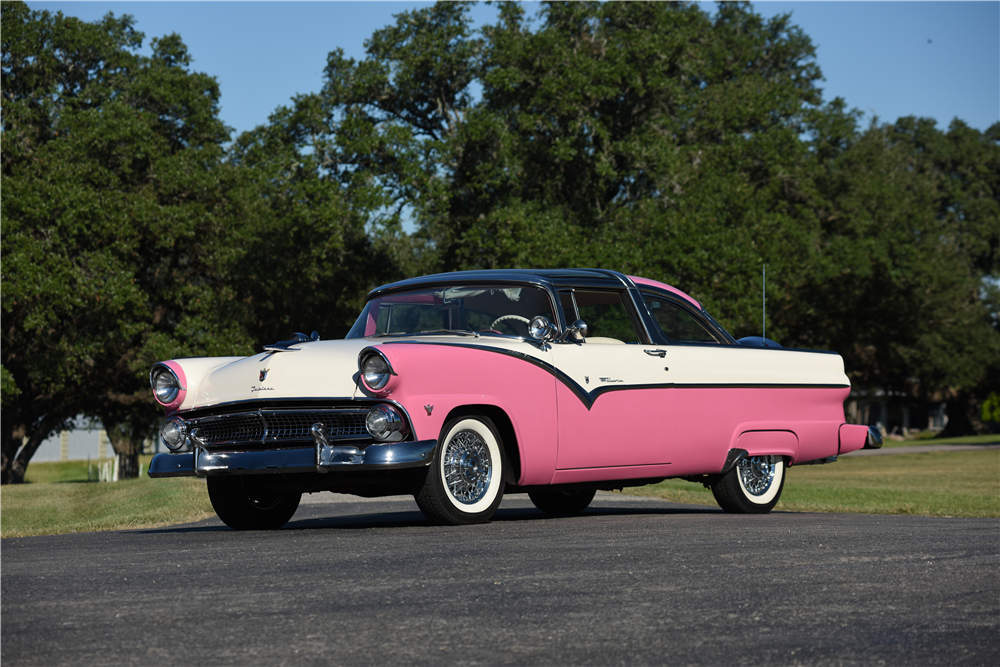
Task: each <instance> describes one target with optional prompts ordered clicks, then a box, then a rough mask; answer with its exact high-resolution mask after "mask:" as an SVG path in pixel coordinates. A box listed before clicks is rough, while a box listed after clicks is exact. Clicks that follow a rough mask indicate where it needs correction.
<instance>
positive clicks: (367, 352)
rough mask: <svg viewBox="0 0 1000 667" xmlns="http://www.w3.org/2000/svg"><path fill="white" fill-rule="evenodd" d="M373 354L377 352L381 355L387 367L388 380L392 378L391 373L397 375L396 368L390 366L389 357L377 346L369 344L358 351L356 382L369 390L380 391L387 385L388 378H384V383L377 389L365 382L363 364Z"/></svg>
mask: <svg viewBox="0 0 1000 667" xmlns="http://www.w3.org/2000/svg"><path fill="white" fill-rule="evenodd" d="M373 354H377V355H378V356H380V357H382V361H384V362H385V365H386V367H387V368H388V369H389V379H390V380H391V379H392V376H393V375H395V376H396V377H399V373H397V372H396V369H395V368H393V367H392V364H391V363H389V357H387V356H385V354H383V353H382V350H380V349H378V348H377V347H374V346H371V345H369V346H368V347H366V348H364V349H363V350H361V351H360V352H358V382H360V383H362V384H363V385H365V387H366V388H367V389H369V390H370V391H382V390H383V389H385V388H386V386H388V384H389V380H386V381H385V384H384V385H382V387H380V388H379V389H373V388H372V387H369V386H368V383H367V382H365V364H366V363H367V362H368V358H369V357H371V356H372V355H373Z"/></svg>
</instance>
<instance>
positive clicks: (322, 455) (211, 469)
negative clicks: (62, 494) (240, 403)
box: [149, 440, 437, 477]
mask: <svg viewBox="0 0 1000 667" xmlns="http://www.w3.org/2000/svg"><path fill="white" fill-rule="evenodd" d="M435 447H437V440H416V441H411V442H391V443H382V444H373V445H368V446H367V447H365V448H364V449H358V448H357V447H351V446H337V447H334V446H331V445H329V444H328V443H326V442H317V443H316V444H315V445H314V446H312V447H300V448H292V449H270V450H243V451H240V450H233V451H215V450H208V449H206V448H204V447H196V448H195V450H194V451H193V452H183V453H178V454H157V455H156V456H154V457H153V460H152V461H151V462H150V464H149V476H150V477H208V476H211V475H262V474H263V475H266V474H287V473H300V472H329V471H330V470H398V469H403V468H419V467H423V466H428V465H430V463H431V460H432V459H433V458H434V449H435Z"/></svg>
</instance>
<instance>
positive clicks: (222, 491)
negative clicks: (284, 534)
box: [207, 475, 302, 530]
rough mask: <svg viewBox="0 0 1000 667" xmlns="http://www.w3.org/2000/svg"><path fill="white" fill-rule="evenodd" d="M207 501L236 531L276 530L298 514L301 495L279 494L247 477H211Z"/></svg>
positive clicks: (224, 521)
mask: <svg viewBox="0 0 1000 667" xmlns="http://www.w3.org/2000/svg"><path fill="white" fill-rule="evenodd" d="M207 482H208V498H209V500H211V501H212V507H213V508H215V513H216V514H218V515H219V518H220V519H222V522H223V523H224V524H226V525H227V526H229V527H230V528H232V529H233V530H276V529H278V528H281V527H282V526H284V525H285V524H286V523H288V520H289V519H291V518H292V515H293V514H295V510H297V509H298V507H299V500H301V499H302V494H301V493H283V492H281V493H279V492H277V491H273V490H271V489H268V488H267V487H266V486H264V485H263V484H261V483H260V482H257V481H255V480H254V479H252V478H250V477H246V476H242V475H241V476H225V477H209V478H208V480H207Z"/></svg>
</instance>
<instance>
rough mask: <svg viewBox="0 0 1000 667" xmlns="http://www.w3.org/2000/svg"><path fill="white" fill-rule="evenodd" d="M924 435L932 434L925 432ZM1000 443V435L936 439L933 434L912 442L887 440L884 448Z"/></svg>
mask: <svg viewBox="0 0 1000 667" xmlns="http://www.w3.org/2000/svg"><path fill="white" fill-rule="evenodd" d="M924 433H930V431H925V432H924ZM994 442H1000V434H993V435H963V436H959V437H957V438H936V437H934V435H933V434H931V435H930V436H925V435H924V434H923V433H921V434H920V435H919V436H917V437H916V438H914V439H911V440H889V439H888V438H886V440H885V442H884V444H883V445H882V446H883V447H911V446H913V445H987V444H991V443H994Z"/></svg>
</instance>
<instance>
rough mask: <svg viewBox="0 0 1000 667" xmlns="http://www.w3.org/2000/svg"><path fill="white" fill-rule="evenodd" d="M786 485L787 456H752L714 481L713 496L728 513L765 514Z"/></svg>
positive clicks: (779, 496) (775, 502)
mask: <svg viewBox="0 0 1000 667" xmlns="http://www.w3.org/2000/svg"><path fill="white" fill-rule="evenodd" d="M784 487H785V459H784V458H782V457H780V456H750V457H746V458H743V459H741V460H740V462H739V463H737V464H736V465H735V466H733V467H732V469H731V470H730V471H729V472H727V473H726V474H725V475H723V476H722V477H720V478H719V479H717V480H716V481H715V483H713V484H712V495H714V496H715V500H716V502H718V503H719V507H721V508H722V509H724V510H726V511H727V512H732V513H734V514H765V513H767V512H770V511H771V510H772V509H774V506H775V505H777V504H778V499H779V498H781V491H782V489H784Z"/></svg>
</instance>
